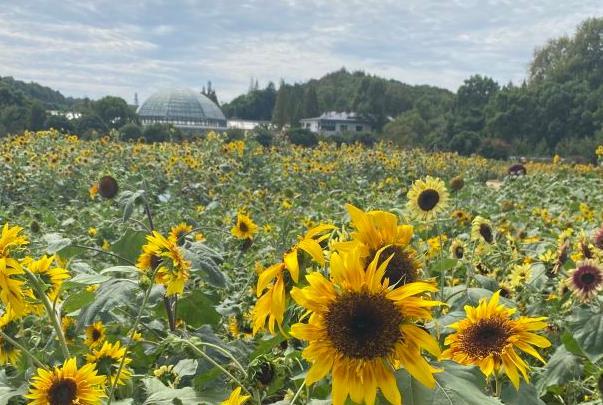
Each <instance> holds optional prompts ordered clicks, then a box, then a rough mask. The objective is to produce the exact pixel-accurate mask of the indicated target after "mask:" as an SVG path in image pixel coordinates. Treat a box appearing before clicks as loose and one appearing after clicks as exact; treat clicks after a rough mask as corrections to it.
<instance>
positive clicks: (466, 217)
mask: <svg viewBox="0 0 603 405" xmlns="http://www.w3.org/2000/svg"><path fill="white" fill-rule="evenodd" d="M450 218H452V219H454V220H455V221H456V222H457V224H459V225H466V224H468V223H470V222H471V214H469V213H468V212H467V211H464V210H460V209H456V210H454V211H452V212H451V213H450Z"/></svg>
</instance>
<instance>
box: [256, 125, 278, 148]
mask: <svg viewBox="0 0 603 405" xmlns="http://www.w3.org/2000/svg"><path fill="white" fill-rule="evenodd" d="M253 139H255V140H256V141H257V142H258V143H259V144H260V145H262V146H270V145H272V142H274V135H273V134H272V131H270V130H269V129H268V128H264V127H258V128H256V129H255V130H254V132H253Z"/></svg>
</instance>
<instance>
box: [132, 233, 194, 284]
mask: <svg viewBox="0 0 603 405" xmlns="http://www.w3.org/2000/svg"><path fill="white" fill-rule="evenodd" d="M136 266H137V267H138V268H139V269H140V270H142V271H143V272H150V271H153V270H154V269H157V270H156V273H155V282H156V283H157V284H163V285H164V286H165V288H166V295H167V296H172V295H176V294H182V293H183V292H184V285H185V284H186V281H187V280H188V278H189V275H190V267H191V263H190V262H189V261H188V260H186V259H184V256H183V255H182V251H181V250H180V248H179V247H178V246H177V245H176V242H175V241H174V240H172V239H168V238H166V237H164V236H163V235H161V234H160V233H159V232H157V231H153V234H152V235H147V244H146V245H144V246H143V247H142V254H141V255H140V256H139V257H138V262H137V263H136Z"/></svg>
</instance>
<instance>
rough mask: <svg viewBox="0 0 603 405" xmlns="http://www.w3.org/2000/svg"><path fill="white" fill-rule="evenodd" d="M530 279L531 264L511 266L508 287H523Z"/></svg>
mask: <svg viewBox="0 0 603 405" xmlns="http://www.w3.org/2000/svg"><path fill="white" fill-rule="evenodd" d="M531 278H532V265H531V264H529V263H528V264H518V265H515V266H513V270H511V277H510V283H509V285H510V286H511V287H513V288H518V287H521V286H523V285H525V284H526V283H527V282H528V281H530V279H531Z"/></svg>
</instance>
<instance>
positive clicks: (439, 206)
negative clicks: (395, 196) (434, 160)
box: [406, 176, 448, 221]
mask: <svg viewBox="0 0 603 405" xmlns="http://www.w3.org/2000/svg"><path fill="white" fill-rule="evenodd" d="M406 197H407V198H408V203H407V207H408V209H409V210H410V211H411V212H412V213H413V214H414V216H415V217H417V218H419V219H422V220H424V221H428V220H430V219H433V218H435V217H436V215H437V214H438V213H439V212H441V211H442V210H443V209H445V208H446V204H447V203H448V190H446V185H445V184H444V182H443V181H442V180H440V179H438V178H434V177H431V176H427V177H426V178H425V180H416V181H415V182H414V183H413V185H412V187H411V188H410V190H409V191H408V193H407V194H406Z"/></svg>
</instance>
